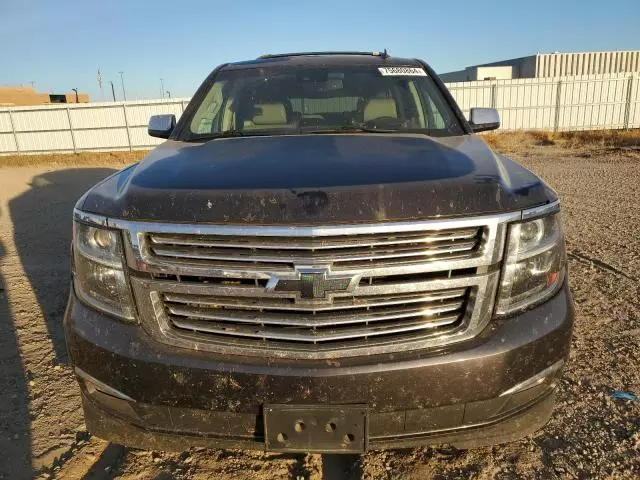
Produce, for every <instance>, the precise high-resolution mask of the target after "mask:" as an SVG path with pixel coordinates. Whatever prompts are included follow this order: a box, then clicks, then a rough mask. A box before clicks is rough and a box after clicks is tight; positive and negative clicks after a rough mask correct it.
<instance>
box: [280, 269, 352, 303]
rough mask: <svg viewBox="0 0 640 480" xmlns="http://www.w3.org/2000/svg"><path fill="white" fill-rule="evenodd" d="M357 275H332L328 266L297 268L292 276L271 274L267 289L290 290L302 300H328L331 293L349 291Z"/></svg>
mask: <svg viewBox="0 0 640 480" xmlns="http://www.w3.org/2000/svg"><path fill="white" fill-rule="evenodd" d="M358 280H359V275H334V274H332V273H330V271H329V269H328V268H299V269H296V273H295V274H294V275H292V276H283V275H272V276H271V278H270V280H269V282H268V283H267V290H270V291H273V292H290V293H293V294H296V298H299V299H302V300H330V299H331V296H332V294H334V293H341V292H345V293H346V292H351V291H353V290H354V289H355V287H356V286H357V283H358Z"/></svg>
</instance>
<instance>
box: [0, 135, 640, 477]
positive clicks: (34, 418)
mask: <svg viewBox="0 0 640 480" xmlns="http://www.w3.org/2000/svg"><path fill="white" fill-rule="evenodd" d="M513 157H514V158H516V159H518V160H519V161H521V162H522V163H523V164H524V165H525V166H527V167H528V168H530V169H531V170H533V171H534V172H536V173H538V174H540V175H541V176H542V177H543V178H545V179H546V180H547V181H548V182H549V183H550V184H551V185H552V186H553V187H554V188H555V189H556V190H557V191H558V192H559V194H560V196H561V198H562V204H563V212H564V214H563V216H564V223H565V227H566V230H567V240H568V250H569V263H570V269H571V280H570V282H571V288H572V290H573V293H574V296H575V301H576V308H577V321H576V327H575V333H574V337H573V350H572V353H571V360H570V362H569V365H568V367H567V369H566V371H565V374H564V377H563V379H562V381H561V382H560V385H559V392H558V393H559V395H558V399H559V403H558V406H557V408H556V411H555V414H554V416H553V418H552V420H551V421H550V423H549V424H548V425H547V426H546V427H545V428H544V429H543V430H542V431H540V432H538V433H537V434H536V435H534V436H532V437H530V438H527V439H525V440H522V441H519V442H516V443H512V444H508V445H503V446H499V447H493V448H483V449H478V450H473V451H458V450H453V449H446V448H440V449H432V448H425V449H412V450H400V451H387V452H373V453H369V454H366V455H363V456H320V455H306V456H305V455H275V454H263V453H259V452H245V451H211V450H192V451H189V452H183V453H181V454H169V453H162V452H146V451H140V450H130V449H126V448H124V447H121V446H118V445H113V444H108V443H106V442H103V441H101V440H99V439H96V438H93V437H91V436H90V435H89V434H87V432H86V430H85V427H84V424H83V418H82V412H81V410H80V403H79V397H78V388H77V386H76V383H75V381H74V379H73V377H72V373H71V369H70V367H69V366H68V365H67V355H66V351H65V346H64V338H63V335H62V314H63V311H64V306H65V300H66V295H67V291H68V276H69V269H68V244H69V239H70V233H71V220H70V218H71V216H70V214H71V209H72V207H73V204H74V203H75V200H76V199H77V198H78V197H79V196H80V195H81V193H82V192H83V191H84V190H86V189H87V188H88V187H89V186H91V185H92V184H94V183H95V182H96V181H98V180H99V179H100V178H102V177H104V176H106V175H107V174H108V173H110V172H111V171H112V169H110V168H102V167H100V168H98V167H95V168H94V167H89V166H83V167H82V168H64V169H51V168H49V169H46V168H3V169H0V392H2V393H1V396H0V451H2V452H3V456H2V460H0V478H7V479H8V478H11V479H14V478H15V479H22V478H31V477H33V476H36V477H40V478H91V479H96V478H122V479H157V480H160V479H173V478H175V479H183V478H184V479H187V478H189V479H205V478H220V479H231V478H234V479H235V478H237V479H256V480H266V479H269V480H275V479H280V478H294V479H297V478H303V479H322V478H324V479H332V480H333V479H341V478H347V479H358V478H363V479H379V478H384V479H387V478H402V479H425V478H438V479H445V478H446V479H450V478H460V479H463V478H464V479H466V478H483V479H484V478H487V479H488V478H495V479H517V478H540V479H548V478H625V479H627V478H629V479H630V478H639V477H640V403H637V402H636V403H634V402H631V401H626V400H617V399H614V398H612V397H611V396H610V395H609V393H610V392H611V391H612V390H624V391H630V392H634V393H636V394H640V368H639V360H640V348H639V346H638V342H639V340H640V299H639V297H640V287H639V285H640V273H638V272H640V156H639V155H638V154H637V152H636V151H634V150H614V149H609V150H599V151H598V150H593V149H590V150H586V149H585V150H584V151H582V152H579V151H576V150H571V151H568V150H561V149H559V148H557V147H555V146H544V147H536V148H535V149H532V150H530V151H529V152H528V153H527V154H526V155H525V154H514V155H513Z"/></svg>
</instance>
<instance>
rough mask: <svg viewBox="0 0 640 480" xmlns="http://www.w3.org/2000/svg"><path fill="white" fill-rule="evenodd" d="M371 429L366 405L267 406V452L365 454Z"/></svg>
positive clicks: (265, 429) (265, 420) (265, 427)
mask: <svg viewBox="0 0 640 480" xmlns="http://www.w3.org/2000/svg"><path fill="white" fill-rule="evenodd" d="M368 427H369V425H368V415H367V406H366V405H359V404H358V405H289V404H270V405H265V406H264V437H265V448H266V450H267V451H272V452H316V453H363V452H365V451H366V449H367V435H368Z"/></svg>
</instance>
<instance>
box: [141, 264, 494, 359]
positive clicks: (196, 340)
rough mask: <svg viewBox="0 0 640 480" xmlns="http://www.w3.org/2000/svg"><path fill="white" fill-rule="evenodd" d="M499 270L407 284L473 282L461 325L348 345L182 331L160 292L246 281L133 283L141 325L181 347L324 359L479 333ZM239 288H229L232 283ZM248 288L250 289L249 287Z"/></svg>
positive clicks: (415, 287)
mask: <svg viewBox="0 0 640 480" xmlns="http://www.w3.org/2000/svg"><path fill="white" fill-rule="evenodd" d="M499 274H500V272H499V271H498V270H496V271H493V272H490V273H487V274H482V275H474V276H468V277H458V278H455V277H454V278H448V279H438V280H428V281H425V282H417V283H416V284H407V285H403V286H402V287H400V288H402V290H404V291H407V292H409V291H413V292H425V293H428V292H429V291H439V290H448V289H455V288H463V287H471V288H472V291H471V294H470V296H469V300H468V305H467V310H466V312H465V318H464V322H463V324H462V325H461V328H459V329H457V330H455V331H453V332H451V333H448V334H443V335H439V336H437V337H431V338H428V337H427V336H424V337H423V338H416V339H412V340H407V341H403V342H398V341H397V340H394V339H379V340H378V339H376V340H373V341H370V342H369V343H368V344H367V345H363V346H349V347H348V348H346V349H345V347H344V346H340V345H328V346H323V345H313V348H309V345H307V346H306V348H291V347H287V346H281V345H279V344H272V346H270V347H267V348H263V347H256V346H255V345H253V346H250V345H241V344H240V343H239V342H235V343H234V342H231V341H229V339H216V338H207V337H206V336H205V335H203V334H190V333H183V332H180V331H178V330H177V329H176V328H174V327H173V326H172V325H171V323H170V321H169V319H168V317H167V315H166V314H165V310H164V304H163V301H162V299H161V296H160V295H161V293H167V292H169V293H171V292H174V293H180V292H186V291H189V292H190V293H197V294H201V295H216V294H218V293H220V291H221V289H225V290H226V292H225V293H234V294H235V293H239V292H238V291H239V290H242V287H220V286H206V285H199V284H198V285H187V284H181V283H175V282H166V281H161V280H150V279H146V278H139V277H132V278H131V281H132V288H133V290H134V296H135V297H136V298H137V300H138V304H139V308H140V310H141V311H144V312H152V314H151V315H144V316H142V317H141V318H140V320H141V324H142V327H143V328H144V329H145V330H146V331H147V332H148V333H149V335H151V337H152V338H154V339H155V340H157V341H159V342H161V343H165V344H169V345H173V346H176V347H182V348H186V349H190V350H198V351H209V352H214V353H217V354H222V355H243V356H269V357H273V358H282V359H292V360H293V359H301V360H325V359H332V358H341V357H356V356H363V355H379V354H387V353H395V352H399V351H407V350H419V349H425V348H433V347H438V346H443V345H449V344H452V343H457V342H461V341H464V340H469V339H471V338H473V337H475V336H476V335H477V334H478V333H480V332H481V331H482V330H483V329H484V328H485V327H486V326H487V324H488V323H489V321H490V319H491V314H492V312H493V305H494V299H495V291H496V288H497V285H498V280H499V276H500V275H499ZM230 288H231V289H232V290H234V291H233V292H230V291H229V289H230ZM361 288H363V289H365V288H366V289H367V290H366V292H365V293H366V294H368V295H371V294H372V293H373V294H375V293H374V292H375V291H376V290H379V289H380V288H381V287H380V286H375V285H373V286H370V287H361ZM245 293H246V292H245Z"/></svg>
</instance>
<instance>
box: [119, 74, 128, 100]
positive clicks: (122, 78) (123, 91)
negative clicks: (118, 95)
mask: <svg viewBox="0 0 640 480" xmlns="http://www.w3.org/2000/svg"><path fill="white" fill-rule="evenodd" d="M118 73H119V74H120V83H121V84H122V98H123V99H124V101H125V102H126V101H127V92H125V90H124V77H123V76H122V75H123V74H124V72H118Z"/></svg>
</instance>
